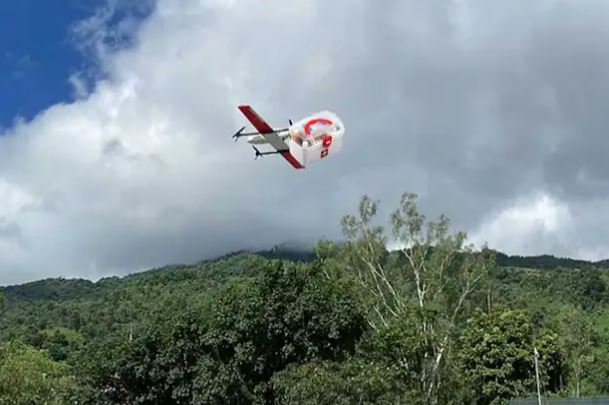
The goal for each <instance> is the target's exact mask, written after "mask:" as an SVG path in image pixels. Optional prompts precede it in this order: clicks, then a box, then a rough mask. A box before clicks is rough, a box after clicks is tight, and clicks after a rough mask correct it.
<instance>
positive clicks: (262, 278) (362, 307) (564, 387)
mask: <svg viewBox="0 0 609 405" xmlns="http://www.w3.org/2000/svg"><path fill="white" fill-rule="evenodd" d="M403 204H404V205H405V207H402V209H401V210H400V211H399V213H398V214H399V215H397V214H396V217H395V218H394V220H395V224H396V228H397V230H398V231H399V232H398V234H399V235H401V237H402V238H403V240H404V241H406V242H408V241H412V240H417V241H418V243H417V244H415V245H411V246H413V247H412V249H409V250H408V251H393V252H387V251H386V250H385V249H384V248H383V246H384V244H383V240H384V238H383V234H382V233H381V232H379V231H378V229H374V228H369V227H368V226H367V223H368V220H369V217H370V215H371V213H373V212H375V211H376V209H375V207H374V203H372V202H371V201H370V200H367V199H365V198H364V199H363V200H362V203H361V204H360V209H361V212H360V216H359V217H356V216H346V217H345V218H343V221H342V224H343V228H344V232H345V237H346V239H345V242H344V243H341V244H334V243H330V242H326V241H321V242H319V243H318V244H317V245H316V246H315V249H314V253H313V251H310V250H303V249H299V250H296V251H294V250H293V249H291V248H286V246H279V247H277V248H275V249H271V250H269V251H264V252H255V253H249V252H235V253H232V254H229V255H226V256H223V257H221V258H217V259H213V260H206V261H202V262H200V263H196V264H192V265H173V266H167V267H163V268H158V269H152V270H149V271H146V272H141V273H136V274H131V275H128V276H124V277H109V278H105V279H102V280H99V281H97V282H91V281H87V280H63V279H48V280H41V281H37V282H32V283H27V284H23V285H17V286H8V287H3V288H1V289H0V403H48V404H64V403H65V404H75V403H78V404H136V403H137V404H161V403H162V404H231V403H232V404H351V403H359V404H373V403H374V404H395V403H408V404H451V403H453V404H469V403H475V404H491V403H492V404H500V403H506V402H505V401H507V400H508V399H509V398H514V397H528V396H533V395H535V393H536V379H535V366H534V357H533V353H534V350H535V349H536V350H537V351H538V352H539V355H540V357H539V372H540V384H541V390H542V394H543V395H544V396H547V397H549V396H575V395H597V396H598V395H609V329H608V327H609V289H608V288H607V286H608V283H609V269H607V268H605V267H604V266H603V265H602V264H603V263H602V262H599V263H591V262H583V261H574V260H570V259H562V258H554V257H551V256H539V257H532V258H526V257H511V256H507V255H504V254H500V253H497V252H493V251H489V250H481V251H467V250H463V249H462V247H463V240H462V238H461V236H460V234H457V233H456V234H450V233H448V231H447V227H446V226H445V225H446V224H445V223H443V222H442V219H439V220H438V222H435V223H425V221H421V220H420V218H419V217H417V212H416V210H415V209H414V208H413V206H412V200H409V199H408V198H405V199H404V200H403ZM408 204H411V205H408ZM426 226H429V227H431V228H432V229H433V230H434V232H427V230H426V229H425V227H426ZM421 235H427V236H426V237H425V236H423V237H421ZM432 246H433V247H434V248H432Z"/></svg>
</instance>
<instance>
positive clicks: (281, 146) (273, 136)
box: [239, 105, 304, 169]
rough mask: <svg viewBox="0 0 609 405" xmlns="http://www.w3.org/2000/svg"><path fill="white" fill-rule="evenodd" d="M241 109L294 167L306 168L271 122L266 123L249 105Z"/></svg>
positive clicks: (242, 106)
mask: <svg viewBox="0 0 609 405" xmlns="http://www.w3.org/2000/svg"><path fill="white" fill-rule="evenodd" d="M239 110H240V111H241V112H242V113H243V115H245V117H246V118H247V119H248V120H249V121H250V122H251V123H252V125H253V126H254V127H255V128H256V129H257V130H258V132H260V135H262V136H263V137H264V139H266V141H267V142H268V143H269V144H270V145H271V146H272V147H273V148H275V150H277V152H278V153H279V154H280V155H281V156H283V158H284V159H285V160H287V161H288V162H289V163H290V164H291V165H292V167H294V169H304V166H303V165H301V164H300V163H299V162H298V160H296V158H294V156H292V154H291V153H290V147H289V146H288V144H287V143H285V142H284V141H283V140H282V139H281V138H280V137H279V135H277V133H276V132H275V131H274V130H273V128H271V126H270V125H269V124H267V123H266V121H264V120H263V119H262V117H260V115H258V113H256V111H254V109H253V108H252V107H251V106H249V105H240V106H239Z"/></svg>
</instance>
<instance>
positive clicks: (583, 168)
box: [0, 0, 609, 284]
mask: <svg viewBox="0 0 609 405" xmlns="http://www.w3.org/2000/svg"><path fill="white" fill-rule="evenodd" d="M118 3H120V2H118ZM118 3H116V2H115V3H111V4H114V6H116V4H118ZM102 11H103V10H102ZM608 18H609V4H608V3H606V2H600V1H593V0H580V1H576V2H574V1H566V0H565V1H559V0H544V1H535V2H530V1H525V0H515V1H512V2H510V5H509V7H508V6H507V4H506V3H504V2H499V1H485V2H481V1H473V0H472V1H467V0H461V1H444V0H442V1H439V0H437V1H436V0H432V1H420V0H404V1H397V0H388V1H385V2H383V3H382V4H380V3H379V2H378V1H372V0H336V1H332V2H326V1H321V0H291V1H290V2H285V1H279V0H265V1H259V0H258V1H255V0H243V1H239V2H235V1H227V0H225V1H220V0H216V1H212V0H199V1H194V0H192V1H186V2H185V1H181V0H180V1H178V0H158V1H157V2H156V4H154V9H153V11H152V12H151V13H150V15H149V16H148V17H147V18H146V19H145V20H144V21H140V22H139V23H136V22H135V21H134V20H125V21H124V22H118V23H117V22H116V21H112V19H111V18H110V17H108V14H104V13H103V12H100V13H99V14H97V15H96V16H94V17H92V19H90V20H87V21H86V22H84V23H83V24H81V25H79V26H78V27H77V30H76V31H75V33H76V35H78V38H80V43H81V44H82V45H83V47H82V49H83V51H84V52H89V53H90V55H91V57H92V60H94V61H95V62H96V70H95V76H94V80H93V81H91V80H87V75H86V74H84V73H83V75H82V76H79V75H74V76H72V77H71V78H66V80H70V82H71V83H72V84H73V85H74V94H75V96H76V98H75V100H73V101H66V103H63V104H58V105H54V106H52V107H50V108H48V109H47V110H45V111H42V112H40V114H39V115H38V116H36V117H35V118H34V119H33V120H31V121H29V122H23V121H18V122H17V123H16V124H15V125H14V126H13V127H12V128H8V129H6V128H5V129H3V130H2V131H3V132H2V137H0V284H9V283H15V282H23V281H28V280H32V279H37V278H41V277H51V276H63V277H75V276H78V277H89V278H98V277H100V276H103V275H108V274H124V273H126V272H130V271H135V270H141V269H145V268H148V267H152V266H157V265H162V264H167V263H175V262H189V261H194V260H198V259H201V258H204V257H208V256H210V255H215V254H222V253H224V252H226V251H228V250H233V249H239V248H256V247H264V246H268V245H272V244H274V243H277V242H281V241H283V240H287V239H298V240H314V239H318V238H320V237H329V238H334V237H339V236H340V227H339V219H340V216H341V215H343V214H345V213H347V212H353V211H354V210H355V209H356V207H357V202H358V199H359V197H360V196H361V195H362V194H369V195H371V196H373V197H375V198H379V199H380V200H381V203H382V204H383V207H384V208H386V210H385V212H383V215H386V214H387V212H386V211H388V210H390V209H393V208H394V207H395V205H396V204H397V202H398V201H399V196H400V194H401V193H402V192H403V191H406V190H408V191H413V192H416V193H418V194H419V195H420V197H421V200H420V205H421V207H422V209H423V211H425V213H426V214H428V215H430V216H435V215H438V214H439V213H441V212H444V213H446V214H447V215H448V216H449V217H450V218H451V219H452V220H453V225H454V227H455V228H459V229H463V230H466V231H468V233H469V234H471V235H472V238H473V240H474V241H488V242H489V244H490V245H491V246H492V247H496V248H498V249H502V250H505V251H507V252H509V253H519V254H530V253H554V254H559V255H569V256H574V257H583V258H599V257H609V251H608V250H609V249H607V248H606V246H608V242H609V235H608V234H607V232H606V231H605V229H607V226H608V225H609V220H608V219H607V218H609V215H607V214H609V202H607V195H608V191H609V188H608V185H609V175H608V173H609V163H608V161H607V159H606V158H605V157H606V154H607V151H608V150H609V138H608V137H607V135H606V134H607V133H608V129H609V118H607V117H608V115H607V114H606V109H607V107H606V106H607V105H609V103H608V102H609V92H608V90H609V52H607V51H609V49H607V48H609V41H608V39H609V27H608V26H607V24H606V21H607V19H608ZM117 38H118V39H119V40H116V39H117ZM113 41H114V42H113ZM125 41H127V42H125ZM85 73H86V72H85ZM240 103H250V104H252V105H253V106H254V108H255V109H256V110H257V111H258V112H259V113H261V114H262V115H263V116H264V117H265V118H266V119H267V120H268V121H269V122H270V123H271V124H272V125H276V126H285V124H286V123H287V120H288V118H292V119H299V118H301V117H302V116H305V115H308V114H310V113H311V112H315V111H319V110H322V109H330V110H333V111H335V112H337V113H338V114H339V115H340V116H341V118H343V120H344V122H345V125H346V127H347V134H346V139H345V145H344V148H343V151H342V152H341V154H340V155H337V156H336V157H335V158H333V159H330V160H328V161H325V162H323V164H319V163H318V164H317V165H311V166H310V167H309V168H307V169H306V170H305V171H300V172H296V171H293V170H292V169H291V168H290V167H289V165H287V163H286V162H284V161H283V160H282V159H262V160H259V161H256V162H254V160H253V152H252V150H251V148H249V146H247V145H246V144H244V143H237V144H235V143H234V142H233V141H232V140H231V138H230V135H231V134H232V133H233V132H234V131H235V130H236V129H238V128H239V127H241V126H242V125H243V124H244V123H245V121H244V118H243V117H242V116H241V115H240V114H239V112H238V111H237V109H236V105H237V104H240Z"/></svg>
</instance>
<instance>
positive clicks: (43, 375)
mask: <svg viewBox="0 0 609 405" xmlns="http://www.w3.org/2000/svg"><path fill="white" fill-rule="evenodd" d="M74 390H75V381H74V378H73V377H72V376H71V375H70V369H69V367H68V366H66V365H65V364H61V363H57V362H55V361H53V360H52V359H50V358H49V357H48V356H47V355H46V353H44V352H43V351H40V350H36V349H34V348H33V347H30V346H27V345H25V344H23V343H20V342H9V343H3V344H2V345H0V403H3V404H4V403H11V404H14V403H17V404H42V403H44V404H63V403H65V402H66V401H68V400H69V398H70V396H71V395H72V393H73V392H74Z"/></svg>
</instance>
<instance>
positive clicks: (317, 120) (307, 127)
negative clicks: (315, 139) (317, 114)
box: [305, 118, 332, 135]
mask: <svg viewBox="0 0 609 405" xmlns="http://www.w3.org/2000/svg"><path fill="white" fill-rule="evenodd" d="M320 123H321V124H326V125H332V121H330V120H328V119H326V118H314V119H312V120H310V121H309V122H307V123H306V124H305V133H306V134H307V135H311V127H312V126H313V125H315V124H320Z"/></svg>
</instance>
